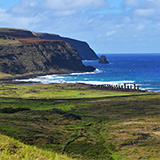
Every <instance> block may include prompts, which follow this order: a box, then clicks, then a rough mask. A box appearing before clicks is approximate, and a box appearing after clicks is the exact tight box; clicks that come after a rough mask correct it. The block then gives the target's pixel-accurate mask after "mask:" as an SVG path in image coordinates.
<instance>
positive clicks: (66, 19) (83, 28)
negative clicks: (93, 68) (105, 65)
mask: <svg viewBox="0 0 160 160" xmlns="http://www.w3.org/2000/svg"><path fill="white" fill-rule="evenodd" d="M0 27H12V28H25V29H28V30H31V31H36V32H48V33H55V34H59V35H61V36H65V37H71V38H75V39H79V40H82V41H86V42H88V43H89V45H90V46H91V47H92V48H93V50H95V51H96V53H160V45H159V42H160V0H5V1H2V0H0Z"/></svg>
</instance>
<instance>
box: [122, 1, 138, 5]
mask: <svg viewBox="0 0 160 160" xmlns="http://www.w3.org/2000/svg"><path fill="white" fill-rule="evenodd" d="M123 5H125V6H130V7H136V6H137V5H138V2H137V1H136V0H124V2H123Z"/></svg>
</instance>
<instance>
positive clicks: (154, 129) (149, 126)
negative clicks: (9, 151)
mask: <svg viewBox="0 0 160 160" xmlns="http://www.w3.org/2000/svg"><path fill="white" fill-rule="evenodd" d="M0 94H1V98H0V132H1V134H3V135H7V136H9V137H13V138H14V139H17V140H20V141H22V142H23V143H25V144H28V145H33V146H36V149H37V148H39V149H40V151H45V152H47V153H48V154H53V155H54V153H57V154H62V153H65V154H67V155H68V156H69V157H73V158H77V159H85V160H92V159H96V160H97V159H99V160H102V159H106V160H127V159H130V160H137V159H146V160H158V159H159V157H160V151H159V148H160V143H159V142H160V138H159V135H160V127H159V126H160V118H159V117H160V105H159V104H160V94H159V93H136V92H133V93H130V92H128V93H125V92H111V91H106V90H95V89H93V88H92V87H91V86H89V85H82V84H78V85H74V84H52V85H4V84H3V85H1V86H0ZM9 141H10V140H9ZM3 143H4V142H3ZM3 143H2V144H3ZM18 143H19V142H18ZM0 148H1V147H0ZM3 148H7V147H3ZM0 151H3V153H4V149H2V150H1V149H0ZM40 151H39V152H40ZM51 151H52V152H51ZM27 153H28V151H27ZM35 153H36V152H35ZM14 155H17V152H16V154H14ZM20 155H22V154H21V153H20ZM20 155H19V156H20ZM35 156H36V154H35ZM48 157H49V156H48Z"/></svg>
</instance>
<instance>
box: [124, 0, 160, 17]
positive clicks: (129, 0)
mask: <svg viewBox="0 0 160 160" xmlns="http://www.w3.org/2000/svg"><path fill="white" fill-rule="evenodd" d="M123 6H124V7H125V8H128V7H131V8H130V11H131V12H132V13H133V14H134V15H135V16H146V17H150V16H154V15H155V16H157V15H160V0H141V1H138V0H124V1H123Z"/></svg>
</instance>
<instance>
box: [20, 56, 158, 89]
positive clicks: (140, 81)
mask: <svg viewBox="0 0 160 160" xmlns="http://www.w3.org/2000/svg"><path fill="white" fill-rule="evenodd" d="M105 55H106V57H107V60H108V61H109V62H110V64H99V63H98V60H89V61H83V63H84V64H85V65H90V66H93V67H95V68H96V70H95V71H94V72H85V73H71V74H62V75H46V76H39V77H37V78H32V79H27V80H21V81H30V82H33V83H35V82H38V83H42V84H50V83H85V84H94V85H99V84H113V85H122V84H137V85H139V86H140V89H142V90H148V91H154V92H159V91H160V54H105ZM98 56H100V54H99V55H98Z"/></svg>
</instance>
